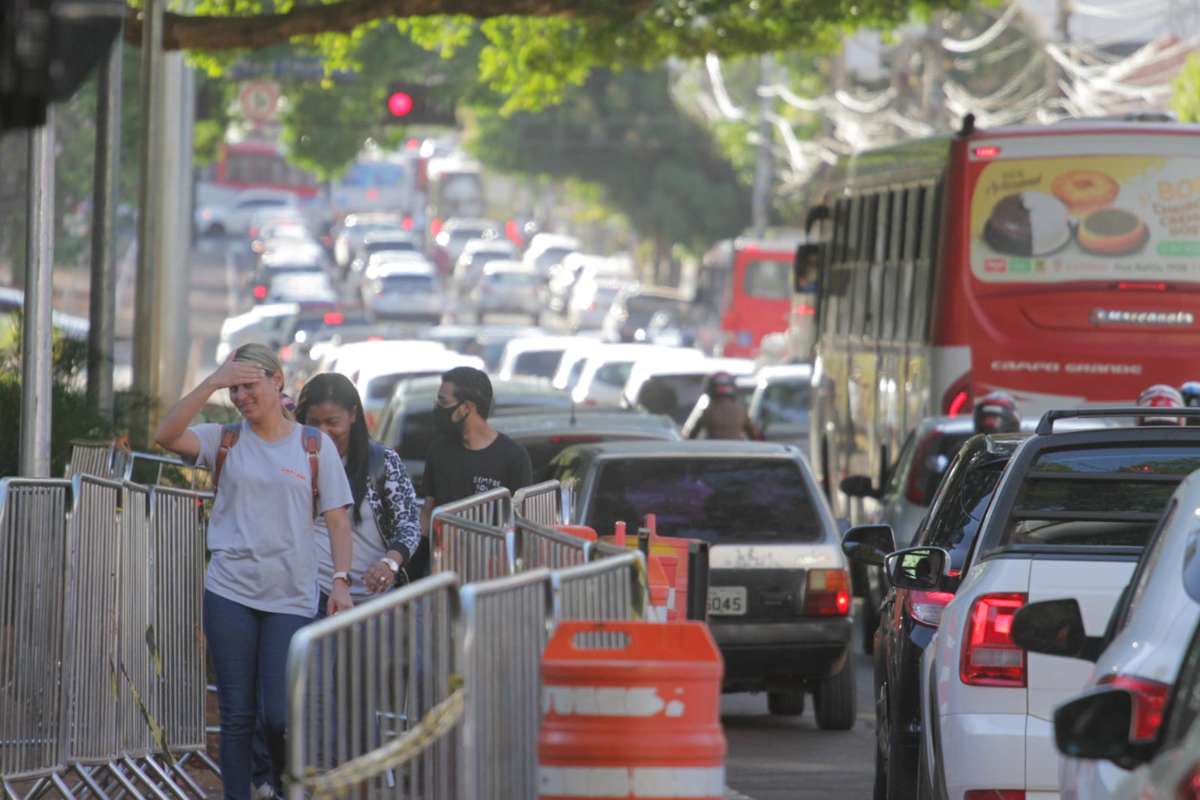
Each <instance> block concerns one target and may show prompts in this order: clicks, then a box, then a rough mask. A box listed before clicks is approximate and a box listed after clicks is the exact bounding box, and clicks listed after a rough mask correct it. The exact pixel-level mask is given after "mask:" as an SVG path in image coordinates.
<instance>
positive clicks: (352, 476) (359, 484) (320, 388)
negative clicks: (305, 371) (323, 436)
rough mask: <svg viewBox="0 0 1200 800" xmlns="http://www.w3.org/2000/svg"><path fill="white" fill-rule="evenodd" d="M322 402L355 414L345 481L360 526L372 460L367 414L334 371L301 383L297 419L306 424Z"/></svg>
mask: <svg viewBox="0 0 1200 800" xmlns="http://www.w3.org/2000/svg"><path fill="white" fill-rule="evenodd" d="M322 403H333V404H334V405H336V406H341V407H342V408H344V409H346V411H348V412H353V413H354V422H352V423H351V424H350V449H349V452H347V453H346V478H347V479H348V480H349V481H350V493H351V494H352V495H353V497H354V522H355V523H356V524H357V523H361V522H362V511H361V509H360V508H359V507H360V506H361V505H362V499H363V497H365V496H366V494H367V472H368V470H369V466H370V458H371V439H370V437H369V436H368V435H367V415H366V413H365V412H364V411H363V405H362V400H361V399H360V398H359V396H358V390H357V389H355V388H354V384H353V383H351V382H350V379H349V378H347V377H346V376H345V375H342V374H339V373H337V372H323V373H321V374H320V375H315V376H313V378H312V379H311V380H309V382H308V383H306V384H304V388H303V389H301V390H300V397H299V399H298V400H297V401H296V419H297V420H298V421H299V422H300V423H301V424H305V423H306V422H307V421H308V410H309V409H310V408H312V407H313V406H319V405H321V404H322Z"/></svg>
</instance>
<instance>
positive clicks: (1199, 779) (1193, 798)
mask: <svg viewBox="0 0 1200 800" xmlns="http://www.w3.org/2000/svg"><path fill="white" fill-rule="evenodd" d="M1175 797H1176V800H1200V761H1197V762H1196V763H1195V764H1192V768H1191V769H1190V770H1188V772H1187V774H1186V775H1184V776H1183V780H1181V781H1180V782H1179V786H1177V787H1176V788H1175Z"/></svg>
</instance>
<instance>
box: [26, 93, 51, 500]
mask: <svg viewBox="0 0 1200 800" xmlns="http://www.w3.org/2000/svg"><path fill="white" fill-rule="evenodd" d="M28 202H29V205H28V220H27V229H26V230H27V234H26V238H25V308H24V315H23V319H22V327H21V464H20V466H21V475H23V476H25V477H27V478H48V477H50V424H51V420H50V407H51V396H52V392H53V388H54V387H53V376H52V372H51V370H52V364H51V358H52V355H53V353H52V348H51V336H52V335H53V328H52V320H51V310H52V308H53V303H52V300H53V293H54V284H53V282H52V268H53V265H54V107H53V106H50V107H48V108H47V109H46V122H45V124H44V125H42V127H40V128H35V129H34V130H32V131H30V133H29V201H28Z"/></svg>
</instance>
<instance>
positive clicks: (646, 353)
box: [571, 344, 705, 406]
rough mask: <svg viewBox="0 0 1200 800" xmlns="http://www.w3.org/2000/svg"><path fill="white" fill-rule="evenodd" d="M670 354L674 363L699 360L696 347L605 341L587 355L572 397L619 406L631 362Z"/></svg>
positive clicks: (700, 357) (700, 356) (603, 404)
mask: <svg viewBox="0 0 1200 800" xmlns="http://www.w3.org/2000/svg"><path fill="white" fill-rule="evenodd" d="M663 357H666V358H670V359H673V360H674V361H675V362H676V363H686V362H688V361H692V360H694V361H701V360H703V359H704V358H705V356H704V354H703V353H701V352H700V351H699V350H693V349H690V348H683V347H659V346H657V345H652V344H606V345H601V346H598V347H597V348H596V349H595V350H594V351H593V352H592V353H591V354H590V355H589V356H588V358H587V362H586V363H585V364H584V365H583V367H582V368H581V370H580V373H579V380H578V381H577V382H576V383H575V386H574V388H573V389H572V390H571V397H572V398H573V399H574V400H575V402H576V403H579V404H580V405H589V406H596V405H599V406H619V405H621V398H622V397H623V396H624V391H625V384H626V383H628V382H629V376H630V374H631V373H632V372H633V368H634V365H636V364H637V363H638V362H639V361H642V360H643V359H654V358H663Z"/></svg>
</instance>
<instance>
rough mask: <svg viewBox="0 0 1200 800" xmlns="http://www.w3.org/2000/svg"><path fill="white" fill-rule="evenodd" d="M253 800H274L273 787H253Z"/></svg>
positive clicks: (267, 785)
mask: <svg viewBox="0 0 1200 800" xmlns="http://www.w3.org/2000/svg"><path fill="white" fill-rule="evenodd" d="M254 800H275V787H273V786H271V784H269V783H263V784H260V785H258V786H255V787H254Z"/></svg>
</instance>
